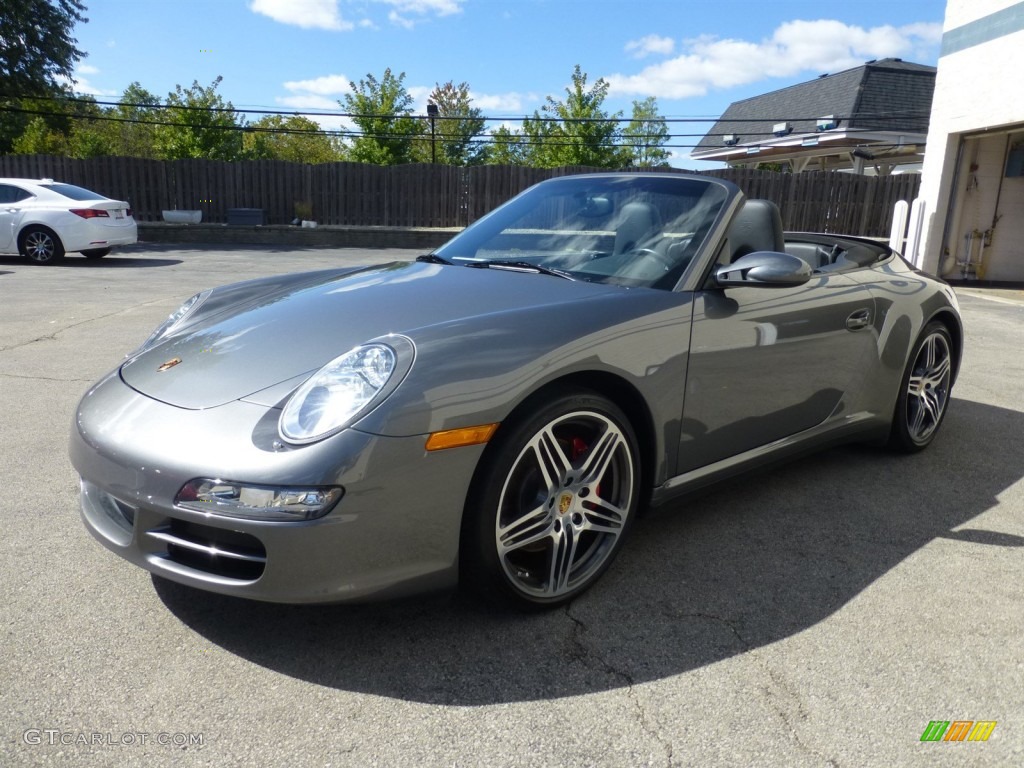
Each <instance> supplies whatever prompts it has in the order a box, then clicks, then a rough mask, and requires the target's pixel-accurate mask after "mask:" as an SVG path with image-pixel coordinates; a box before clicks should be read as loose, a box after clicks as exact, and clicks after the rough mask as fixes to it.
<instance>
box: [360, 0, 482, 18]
mask: <svg viewBox="0 0 1024 768" xmlns="http://www.w3.org/2000/svg"><path fill="white" fill-rule="evenodd" d="M377 2H378V3H384V4H385V5H391V6H394V7H395V8H397V9H398V10H399V11H401V12H402V13H415V14H417V15H419V16H426V15H428V14H433V15H435V16H450V15H452V14H453V13H462V5H463V3H465V2H466V0H377Z"/></svg>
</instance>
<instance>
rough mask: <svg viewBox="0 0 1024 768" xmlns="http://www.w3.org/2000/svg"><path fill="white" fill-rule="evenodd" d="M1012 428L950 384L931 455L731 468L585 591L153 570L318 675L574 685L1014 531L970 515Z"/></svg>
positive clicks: (862, 454)
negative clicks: (568, 593) (921, 558)
mask: <svg viewBox="0 0 1024 768" xmlns="http://www.w3.org/2000/svg"><path fill="white" fill-rule="evenodd" d="M1022 431H1024V414H1022V413H1018V412H1016V411H1011V410H1007V409H1003V408H998V407H993V406H988V405H982V404H980V403H975V402H971V401H967V400H959V399H954V400H953V401H951V404H950V410H949V413H948V415H947V419H946V423H945V425H944V427H943V432H942V434H941V435H940V436H939V437H938V438H937V440H936V442H935V443H934V444H933V445H932V446H931V448H929V450H927V451H925V452H924V453H921V454H917V455H913V456H897V455H893V454H891V453H888V452H885V451H876V450H873V449H869V448H866V447H858V446H855V447H846V448H838V449H835V450H831V451H827V452H824V453H818V454H815V455H812V456H810V457H807V458H804V459H801V460H798V461H797V462H795V463H792V464H788V465H785V466H782V467H778V468H776V469H772V470H765V471H761V472H758V473H755V474H753V475H747V476H745V477H744V478H743V479H741V480H737V481H736V482H734V483H724V484H722V485H720V486H718V488H717V489H715V490H713V491H711V492H709V493H706V494H705V495H703V496H701V497H699V498H694V499H689V500H685V501H682V502H679V503H676V504H674V505H672V506H671V507H667V508H664V509H662V510H658V511H655V512H653V513H651V514H648V515H646V516H645V517H643V518H641V519H640V520H639V521H638V524H637V525H636V526H635V527H634V530H633V535H632V538H631V540H630V541H629V542H628V544H627V546H626V547H625V549H624V550H623V552H622V554H621V555H620V557H619V559H618V560H617V561H616V563H615V565H614V566H613V567H612V568H611V570H610V571H609V572H608V573H607V574H605V576H604V578H603V579H602V580H601V581H600V582H599V583H598V584H597V585H596V586H595V587H594V588H593V589H592V590H591V591H590V592H588V593H587V594H585V595H584V596H582V597H581V598H579V599H578V600H576V601H575V602H574V603H572V604H571V605H570V606H569V607H568V608H565V609H559V610H552V611H548V612H543V613H531V614H522V613H515V612H508V611H499V610H496V609H487V608H484V607H481V606H480V605H479V604H478V603H477V602H476V601H475V600H473V599H471V598H467V597H464V596H462V595H459V594H452V595H439V596H432V597H428V598H426V599H422V598H421V599H417V600H415V601H413V600H410V601H405V602H396V603H389V604H382V605H367V606H280V605H269V604H261V603H254V602H249V601H245V600H240V599H235V598H229V597H224V596H219V595H214V594H207V593H201V592H198V591H195V590H192V589H189V588H186V587H182V586H179V585H176V584H173V583H171V582H168V581H166V580H163V579H159V578H154V579H153V581H154V585H155V588H156V591H157V594H158V595H159V597H160V599H161V600H163V602H164V603H165V605H166V606H167V607H168V608H169V609H170V610H171V611H172V612H173V613H174V614H175V615H176V616H177V617H178V618H179V619H180V620H181V621H183V622H184V623H185V624H186V625H188V626H189V627H191V628H192V629H193V630H194V631H195V632H197V633H199V634H201V635H202V636H204V637H205V638H207V639H209V640H210V641H211V642H213V643H216V644H218V645H220V646H221V647H223V648H224V649H226V650H227V651H229V652H231V653H234V654H237V655H238V656H240V657H242V658H245V659H248V660H249V661H251V662H253V663H255V664H259V665H261V666H264V667H266V668H269V669H273V670H275V671H277V672H280V673H282V674H285V675H289V676H292V677H295V678H298V679H302V680H306V681H309V682H313V683H316V684H318V685H323V686H328V687H332V688H338V689H343V690H347V691H355V692H362V693H371V694H376V695H379V696H388V697H393V698H397V699H403V700H408V701H415V702H424V703H431V704H454V705H467V706H468V705H482V704H494V703H501V702H513V701H531V700H538V699H552V698H559V697H566V696H576V695H580V694H587V693H592V692H596V691H603V690H609V689H615V688H621V687H625V686H630V685H633V684H638V683H643V682H646V681H651V680H659V679H663V678H666V677H670V676H673V675H678V674H680V673H683V672H686V671H688V670H692V669H695V668H699V667H702V666H705V665H708V664H713V663H715V662H717V661H721V660H723V659H726V658H729V657H731V656H734V655H737V654H742V653H744V652H746V651H749V650H752V649H755V648H759V647H762V646H765V645H767V644H769V643H773V642H776V641H778V640H782V639H784V638H787V637H791V636H793V635H795V634H797V633H799V632H801V631H803V630H806V629H808V628H809V627H811V626H813V625H814V624H816V623H818V622H820V621H822V620H824V619H827V618H828V617H829V616H830V615H832V614H834V613H835V612H836V611H838V610H839V609H840V608H842V607H843V606H844V605H846V604H847V603H848V602H850V601H851V600H852V599H854V598H855V597H856V596H857V595H858V594H860V593H861V592H862V591H863V590H865V589H866V588H868V587H870V586H871V585H872V584H873V583H874V582H875V581H877V580H878V579H879V578H881V577H883V576H885V575H886V574H887V573H888V572H889V571H890V570H892V569H893V568H894V567H896V566H898V565H899V564H900V563H901V562H903V561H904V560H905V559H907V558H908V557H909V556H910V555H912V554H913V553H915V552H917V551H918V550H920V549H921V548H923V547H925V546H927V545H928V544H929V543H930V542H932V541H934V540H935V539H936V538H943V539H954V540H956V541H959V542H963V546H973V547H976V546H979V545H983V546H995V547H1020V546H1024V539H1022V538H1021V537H1019V536H1015V535H1012V534H1008V533H1004V532H1000V531H988V530H981V529H978V528H976V527H975V526H973V525H967V524H968V523H969V521H971V520H972V519H973V518H975V517H977V516H978V515H980V514H981V513H983V512H985V511H986V510H988V509H989V508H990V507H992V506H993V505H994V504H995V503H996V497H997V495H998V494H1000V493H1001V492H1003V491H1004V490H1005V489H1007V488H1008V487H1010V486H1011V485H1013V484H1014V483H1016V482H1017V481H1018V480H1020V479H1021V477H1022V475H1024V467H1022V466H1021V463H1020V461H1019V456H1020V454H1019V448H1018V441H1019V435H1020V434H1021V433H1022ZM981 455H984V456H985V457H986V460H985V462H971V461H970V460H969V459H965V457H969V456H981Z"/></svg>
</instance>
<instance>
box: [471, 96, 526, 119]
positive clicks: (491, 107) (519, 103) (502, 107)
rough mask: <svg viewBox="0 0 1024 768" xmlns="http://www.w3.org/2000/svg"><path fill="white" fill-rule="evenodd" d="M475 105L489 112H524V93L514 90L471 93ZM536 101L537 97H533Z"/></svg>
mask: <svg viewBox="0 0 1024 768" xmlns="http://www.w3.org/2000/svg"><path fill="white" fill-rule="evenodd" d="M470 95H471V96H472V98H473V106H474V107H478V108H479V109H482V110H483V111H484V113H485V114H486V113H488V112H517V113H518V112H522V111H523V99H524V97H523V94H521V93H516V92H515V91H512V92H510V93H491V94H487V93H471V94H470ZM532 100H533V101H536V97H533V98H532Z"/></svg>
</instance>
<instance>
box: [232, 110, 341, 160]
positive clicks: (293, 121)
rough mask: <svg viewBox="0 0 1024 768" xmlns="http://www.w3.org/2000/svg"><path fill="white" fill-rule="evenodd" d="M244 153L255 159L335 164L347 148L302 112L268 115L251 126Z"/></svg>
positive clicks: (245, 139) (244, 145) (245, 138)
mask: <svg viewBox="0 0 1024 768" xmlns="http://www.w3.org/2000/svg"><path fill="white" fill-rule="evenodd" d="M248 128H249V129H251V130H249V131H247V132H246V134H245V136H244V138H243V147H244V154H245V156H246V157H247V158H251V159H254V160H290V161H291V162H293V163H332V162H335V161H337V160H341V159H342V157H344V147H342V145H341V142H340V141H338V140H337V139H335V138H333V137H331V136H328V135H326V134H325V133H323V130H322V129H321V128H320V126H319V125H317V123H315V122H313V121H312V120H310V119H309V118H308V117H302V116H301V115H289V116H288V117H284V116H283V115H265V116H264V117H261V118H260V119H259V120H257V121H256V122H255V123H252V124H250V125H249V126H248Z"/></svg>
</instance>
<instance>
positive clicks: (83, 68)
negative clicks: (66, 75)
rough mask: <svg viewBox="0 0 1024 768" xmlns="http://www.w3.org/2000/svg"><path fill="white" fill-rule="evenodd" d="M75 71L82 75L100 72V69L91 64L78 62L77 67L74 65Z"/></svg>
mask: <svg viewBox="0 0 1024 768" xmlns="http://www.w3.org/2000/svg"><path fill="white" fill-rule="evenodd" d="M75 72H76V73H81V74H83V75H98V74H99V73H100V70H99V68H98V67H94V66H93V65H92V64H79V65H78V66H77V67H75Z"/></svg>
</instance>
